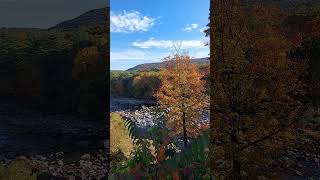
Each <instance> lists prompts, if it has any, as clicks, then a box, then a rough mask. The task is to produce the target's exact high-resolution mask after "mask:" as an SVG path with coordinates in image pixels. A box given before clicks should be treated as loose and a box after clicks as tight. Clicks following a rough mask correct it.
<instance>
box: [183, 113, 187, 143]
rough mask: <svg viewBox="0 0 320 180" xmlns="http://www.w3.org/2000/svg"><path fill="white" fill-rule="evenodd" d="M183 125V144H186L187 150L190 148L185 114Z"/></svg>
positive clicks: (184, 115)
mask: <svg viewBox="0 0 320 180" xmlns="http://www.w3.org/2000/svg"><path fill="white" fill-rule="evenodd" d="M182 123H183V142H184V147H185V148H186V147H187V146H188V135H187V126H186V114H185V112H183V113H182Z"/></svg>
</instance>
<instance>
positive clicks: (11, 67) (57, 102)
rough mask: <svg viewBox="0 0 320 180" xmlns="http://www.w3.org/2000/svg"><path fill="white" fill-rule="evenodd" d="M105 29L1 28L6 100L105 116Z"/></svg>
mask: <svg viewBox="0 0 320 180" xmlns="http://www.w3.org/2000/svg"><path fill="white" fill-rule="evenodd" d="M106 37H107V36H106V34H105V27H102V26H96V27H91V28H84V29H81V30H76V31H71V32H60V31H55V32H52V31H48V30H39V29H6V28H2V29H0V73H1V75H0V83H1V87H0V97H1V99H2V102H4V100H6V101H7V102H10V103H13V102H14V103H16V104H18V105H23V106H27V107H33V108H36V109H39V108H40V109H45V110H50V111H67V112H77V113H80V114H83V115H88V116H90V117H99V116H103V114H104V113H103V112H105V108H106V105H105V104H106V102H105V101H104V99H105V97H106V88H107V84H106V76H105V73H106V64H107V59H106V57H107V53H108V51H109V50H107V48H106V43H107V42H108V39H106Z"/></svg>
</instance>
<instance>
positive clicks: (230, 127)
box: [209, 0, 304, 180]
mask: <svg viewBox="0 0 320 180" xmlns="http://www.w3.org/2000/svg"><path fill="white" fill-rule="evenodd" d="M210 13H211V17H210V33H209V35H210V39H211V43H210V52H211V76H212V84H211V94H210V98H211V104H210V105H211V108H210V109H211V111H210V112H211V130H210V131H211V133H210V139H211V142H210V143H211V144H210V161H211V169H212V172H213V173H214V175H215V177H216V179H234V180H237V179H259V177H261V176H267V175H268V176H273V175H274V176H278V175H276V174H273V173H275V172H278V171H281V170H280V169H279V168H280V167H277V165H279V164H280V162H279V161H276V159H277V157H278V155H280V153H281V151H280V150H281V148H283V149H286V148H288V147H287V146H286V145H287V142H288V141H289V140H290V139H292V136H293V133H291V132H290V127H291V126H292V125H293V124H294V123H295V122H297V121H298V120H299V119H302V118H303V112H304V109H303V108H304V104H302V103H301V102H300V101H299V97H301V96H303V95H304V88H303V83H302V82H301V81H300V80H299V75H301V74H302V71H303V68H304V66H303V65H302V64H299V63H293V62H290V61H289V59H288V58H287V54H288V52H289V51H290V49H291V44H290V42H289V41H288V40H287V39H286V38H285V37H284V36H283V35H282V32H281V26H280V25H281V20H282V18H281V17H283V16H282V12H281V10H279V9H278V8H276V7H274V6H268V5H258V4H254V3H252V2H251V1H243V0H211V9H210ZM293 132H294V131H293ZM280 147H281V148H280ZM269 178H271V177H269Z"/></svg>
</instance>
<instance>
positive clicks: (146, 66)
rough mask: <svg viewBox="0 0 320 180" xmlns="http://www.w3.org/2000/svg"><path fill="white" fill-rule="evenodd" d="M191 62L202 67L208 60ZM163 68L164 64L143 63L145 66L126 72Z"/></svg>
mask: <svg viewBox="0 0 320 180" xmlns="http://www.w3.org/2000/svg"><path fill="white" fill-rule="evenodd" d="M191 62H192V63H194V64H198V65H204V64H209V63H210V60H209V58H208V57H206V58H197V59H192V60H191ZM165 67H166V63H165V62H158V63H145V64H139V65H137V66H134V67H133V68H130V69H128V70H127V71H141V70H152V69H160V68H165Z"/></svg>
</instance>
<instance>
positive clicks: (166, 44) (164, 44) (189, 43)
mask: <svg viewBox="0 0 320 180" xmlns="http://www.w3.org/2000/svg"><path fill="white" fill-rule="evenodd" d="M132 45H133V46H135V47H139V48H143V49H149V48H162V49H169V48H173V47H174V46H176V47H180V48H181V49H189V48H204V47H205V41H204V39H202V40H178V41H176V40H156V39H154V38H150V39H149V40H146V41H139V42H133V43H132Z"/></svg>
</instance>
